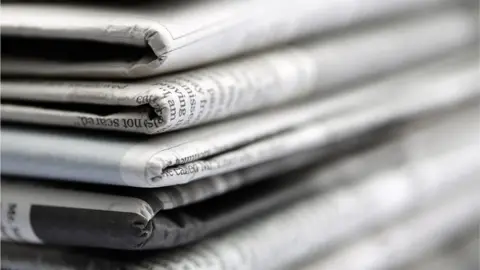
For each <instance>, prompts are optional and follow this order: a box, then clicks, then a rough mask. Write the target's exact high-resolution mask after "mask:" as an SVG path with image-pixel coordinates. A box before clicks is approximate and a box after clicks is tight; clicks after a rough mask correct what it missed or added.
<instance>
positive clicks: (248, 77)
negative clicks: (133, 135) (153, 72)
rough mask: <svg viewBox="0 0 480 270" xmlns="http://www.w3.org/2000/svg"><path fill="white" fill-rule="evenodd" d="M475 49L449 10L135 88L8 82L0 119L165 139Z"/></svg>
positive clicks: (468, 22) (469, 27)
mask: <svg viewBox="0 0 480 270" xmlns="http://www.w3.org/2000/svg"><path fill="white" fill-rule="evenodd" d="M319 2H321V1H319ZM335 2H338V1H335ZM412 41H413V42H414V43H415V46H411V45H412ZM475 41H478V27H477V25H476V22H475V21H474V20H472V18H471V17H470V16H469V13H466V12H464V11H462V10H458V9H452V10H446V11H444V12H439V13H438V14H436V15H432V16H422V17H417V18H410V19H408V20H403V21H397V22H395V23H387V24H383V26H376V27H370V28H369V29H364V30H363V31H352V32H350V33H349V34H345V35H340V36H338V37H335V38H331V39H321V40H317V41H312V42H310V43H306V44H299V45H292V46H288V47H284V48H279V49H275V50H272V51H269V52H265V53H263V54H258V55H254V56H250V57H245V58H240V59H235V60H232V61H229V62H225V63H219V64H214V65H212V66H207V67H202V68H199V69H195V70H191V71H183V72H180V73H177V74H175V75H169V76H163V77H157V78H153V79H149V80H142V81H137V82H123V83H122V82H111V81H95V82H92V81H62V80H45V79H42V80H40V79H39V80H25V79H17V80H13V79H8V78H7V79H4V80H3V81H2V92H1V97H2V101H3V104H2V107H1V117H2V120H7V121H15V122H25V123H37V124H43V125H60V126H73V127H79V128H92V129H108V130H118V131H130V132H139V133H147V134H154V133H162V132H166V131H171V130H176V129H180V128H185V127H190V126H195V125H198V124H202V123H207V122H212V121H215V120H219V119H225V118H227V117H231V116H235V115H239V114H242V113H246V112H251V111H254V110H259V109H265V108H269V107H272V106H275V105H279V104H284V103H291V102H294V101H296V100H300V99H302V98H306V97H307V96H310V95H312V94H319V93H327V94H331V93H335V92H339V91H338V89H333V87H336V88H338V87H340V86H342V85H345V83H352V82H354V81H359V80H360V79H366V78H370V77H373V76H380V75H385V74H387V73H389V72H392V71H395V70H398V69H399V68H406V67H407V66H410V65H412V64H415V63H419V62H420V61H422V60H426V59H431V58H434V57H438V56H439V55H442V54H445V53H448V52H452V51H462V50H464V49H465V46H468V45H469V44H473V43H474V42H475ZM2 64H3V65H2V67H3V66H5V65H6V64H5V62H3V63H2ZM4 71H5V68H3V69H2V72H4ZM356 102H357V103H360V102H364V101H362V100H360V99H359V100H358V101H356Z"/></svg>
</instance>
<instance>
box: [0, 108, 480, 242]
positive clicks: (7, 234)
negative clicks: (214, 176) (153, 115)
mask: <svg viewBox="0 0 480 270" xmlns="http://www.w3.org/2000/svg"><path fill="white" fill-rule="evenodd" d="M477 113H478V109H476V108H475V109H471V110H467V111H464V112H461V113H457V114H455V116H450V117H445V116H442V117H439V118H440V119H442V118H445V119H443V120H439V119H438V118H437V119H435V120H434V123H435V122H438V123H436V124H433V123H430V122H429V121H428V122H420V123H413V124H412V126H407V128H406V130H404V132H405V133H403V134H399V135H397V137H396V138H395V139H393V141H391V142H387V143H386V144H385V145H381V146H379V147H378V148H373V149H371V150H368V151H361V152H359V153H358V154H354V155H353V156H350V157H347V158H346V159H342V158H340V159H339V160H338V161H336V162H334V163H333V164H327V166H324V167H321V166H320V167H319V166H313V167H311V169H308V170H303V171H297V172H293V173H291V174H288V175H286V176H284V177H280V178H278V177H277V178H274V179H270V180H265V181H262V182H259V183H257V184H255V185H250V186H247V187H245V188H241V189H238V190H237V191H232V192H229V193H226V194H225V195H220V196H217V197H214V198H211V199H208V200H204V201H202V202H196V203H193V204H190V205H187V206H184V207H177V208H175V207H173V208H171V209H169V210H165V209H162V207H163V205H168V204H169V203H170V200H171V199H170V198H172V197H177V198H178V195H177V194H176V193H175V191H176V190H174V189H173V188H170V189H158V190H143V191H131V190H129V191H130V192H127V191H125V190H124V191H123V192H122V191H121V190H120V192H118V190H115V189H103V190H101V189H94V188H92V187H90V188H86V187H85V188H82V187H76V186H73V187H72V186H71V187H70V188H68V187H62V186H61V185H55V184H48V182H43V181H42V182H32V181H30V182H23V181H22V180H19V179H16V178H8V177H5V178H4V181H3V185H2V190H3V191H2V192H3V194H2V217H3V218H2V232H3V233H2V240H8V241H20V242H31V243H45V244H61V245H77V246H93V247H108V248H114V249H150V248H165V247H172V246H177V245H181V244H185V243H188V242H191V241H195V240H198V239H199V238H203V237H204V236H205V235H208V234H211V233H212V232H215V231H218V230H220V229H224V228H226V227H230V226H231V225H233V224H236V223H238V222H240V221H244V220H246V219H248V218H250V217H253V216H256V215H258V214H259V213H262V212H265V211H268V210H269V209H274V208H275V207H278V206H280V205H289V204H291V203H292V201H295V200H297V199H299V198H303V197H308V196H314V195H315V194H316V193H318V192H325V194H324V196H321V197H322V198H323V197H325V198H326V200H327V202H328V201H329V200H328V199H327V198H330V197H332V198H335V199H334V200H335V201H337V200H340V202H341V201H343V200H347V202H355V203H354V205H351V206H349V207H360V208H361V207H366V206H367V205H368V208H367V209H368V212H369V213H375V211H378V212H381V213H382V216H383V215H387V216H388V215H395V213H398V212H399V211H404V210H405V209H406V208H410V207H413V205H414V204H416V203H418V201H419V200H420V201H423V200H425V201H428V200H429V199H428V198H431V197H435V196H436V195H438V194H440V193H443V192H445V191H447V190H451V189H453V188H454V187H456V186H463V185H464V184H465V183H469V182H470V181H471V180H472V179H475V178H476V177H478V174H477V171H478V168H477V166H476V162H477V160H478V158H480V153H479V152H478V151H477V149H476V147H475V146H476V145H478V144H479V141H478V131H477V126H474V125H471V123H472V119H474V118H475V117H476V116H477ZM452 132H454V133H455V136H456V140H454V141H452V140H451V139H450V138H451V137H450V135H449V134H451V133H452ZM389 155H390V156H391V155H394V156H396V157H395V158H392V157H388V156H389ZM364 178H365V179H367V180H365V182H363V181H362V179H364ZM200 181H208V180H200ZM339 184H343V185H345V186H346V187H345V188H346V189H347V190H348V188H347V187H348V186H350V185H358V187H357V188H353V189H354V190H356V189H360V190H361V192H360V191H358V192H360V193H361V194H357V195H355V194H352V193H356V192H357V191H355V192H347V191H337V190H333V191H331V192H326V191H327V190H331V189H330V187H333V186H338V185H339ZM188 188H189V187H188V186H186V187H183V190H184V191H186V192H188V191H187V189H188ZM375 192H379V194H376V193H375ZM358 196H360V197H359V198H357V197H358ZM362 196H366V197H365V198H363V200H366V202H365V204H362V203H361V202H362ZM407 202H408V203H407ZM370 203H371V204H372V205H370ZM185 204H188V203H185ZM185 204H183V205H185ZM329 204H330V203H326V205H327V206H328V205H329ZM347 205H348V204H347ZM177 206H182V205H177ZM402 209H403V210H402ZM282 210H284V209H282ZM317 211H320V210H317ZM405 211H406V210H405ZM313 212H315V211H313ZM349 213H350V214H352V213H357V214H356V217H357V216H358V215H360V216H362V217H363V218H367V219H370V218H373V217H371V216H368V215H367V216H368V217H364V213H363V210H361V209H356V210H355V211H354V210H352V209H350V210H349ZM325 214H326V215H327V213H325ZM357 218H359V217H357ZM332 220H334V219H332ZM346 224H350V225H352V226H353V224H354V223H352V222H346ZM350 225H349V226H350Z"/></svg>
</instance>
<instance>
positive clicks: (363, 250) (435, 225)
mask: <svg viewBox="0 0 480 270" xmlns="http://www.w3.org/2000/svg"><path fill="white" fill-rule="evenodd" d="M465 193H466V194H462V195H461V196H459V197H458V198H456V199H454V200H453V202H452V201H450V202H449V201H447V202H445V203H444V204H443V205H441V206H440V207H437V208H436V209H433V210H430V211H427V212H423V213H417V215H415V216H414V217H411V218H409V219H407V220H406V221H400V220H399V223H398V224H396V225H393V226H392V227H391V228H388V229H385V230H383V231H382V232H379V233H376V234H374V235H371V236H367V237H365V238H364V239H363V240H360V241H358V242H356V243H354V244H351V245H349V246H347V247H346V248H341V249H340V250H339V251H336V252H333V253H334V254H333V255H330V256H327V257H326V258H322V259H320V260H319V261H318V262H316V263H312V264H311V265H310V266H308V267H305V268H299V269H300V270H324V269H328V270H353V269H384V270H387V269H399V267H401V266H405V265H406V264H407V263H409V262H413V261H415V260H419V259H421V258H422V256H423V255H426V254H428V252H429V251H431V250H434V249H436V248H439V247H441V246H442V245H444V244H446V243H447V242H448V241H449V240H452V238H455V235H457V234H458V233H461V232H462V231H463V230H465V229H468V228H470V227H473V226H475V225H476V224H477V226H478V222H480V211H479V210H478V206H479V205H480V204H479V203H480V202H479V199H478V198H477V199H474V198H473V197H470V198H469V197H468V196H467V194H469V195H470V196H471V195H472V194H473V192H465ZM475 208H477V209H475ZM474 237H475V236H474ZM477 237H478V236H477ZM477 250H478V247H477ZM452 266H453V265H452ZM428 269H441V268H428ZM450 269H455V268H450ZM456 269H465V268H456ZM472 270H473V269H472Z"/></svg>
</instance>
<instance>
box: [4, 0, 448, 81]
mask: <svg viewBox="0 0 480 270" xmlns="http://www.w3.org/2000/svg"><path fill="white" fill-rule="evenodd" d="M140 2H141V1H140ZM448 2H450V1H448V0H389V1H383V0H364V1H352V0H342V1H324V0H297V1H296V2H295V3H292V2H291V1H289V0H274V1H272V0H235V1H232V0H201V1H149V2H148V3H135V4H132V5H128V6H127V7H119V4H117V3H115V5H111V6H109V5H108V4H105V3H103V4H98V3H95V5H94V6H92V5H89V4H86V3H82V4H81V5H79V4H73V3H72V2H69V3H64V2H62V3H59V2H56V3H55V4H45V3H35V4H33V3H7V4H4V5H2V23H1V31H2V43H3V44H2V45H3V46H2V47H3V48H2V58H3V59H2V60H3V61H2V62H3V63H2V74H13V75H18V74H23V75H42V76H46V75H50V76H79V77H107V78H139V77H145V76H152V75H156V74H160V73H165V72H171V71H176V70H180V69H185V68H189V67H193V66H198V65H201V64H205V63H209V62H213V61H217V60H219V59H223V58H227V57H231V56H233V55H238V54H240V53H244V52H247V51H252V50H256V49H260V48H265V47H268V46H272V45H275V44H278V43H283V42H287V41H292V40H295V39H297V38H300V37H305V36H310V35H312V34H316V33H320V32H325V31H326V30H330V29H333V28H338V27H342V26H344V25H349V24H356V23H358V22H360V21H364V20H368V19H372V18H378V17H389V16H391V15H392V14H397V13H400V12H403V11H408V10H412V9H420V8H426V7H432V6H438V5H442V4H446V3H448ZM86 50H89V51H86ZM79 52H81V53H79ZM79 55H80V57H78V56H79Z"/></svg>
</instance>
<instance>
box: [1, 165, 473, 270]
mask: <svg viewBox="0 0 480 270" xmlns="http://www.w3.org/2000/svg"><path fill="white" fill-rule="evenodd" d="M427 163H429V162H427ZM458 163H461V161H460V162H456V163H453V164H455V165H458ZM432 165H435V166H433V167H432ZM448 165H449V164H448V163H446V164H440V163H439V164H435V162H433V163H430V164H429V165H428V168H423V169H422V166H421V165H419V166H418V167H416V169H418V171H417V173H424V172H426V171H424V169H426V170H427V171H428V172H431V169H432V168H435V169H438V171H435V172H438V173H439V174H437V175H436V177H434V178H436V179H435V180H440V179H444V178H443V177H442V173H444V172H446V173H447V175H450V173H449V170H448ZM414 167H415V166H414ZM411 173H412V171H410V170H409V169H407V170H405V168H403V169H399V170H397V171H395V170H394V171H390V172H386V173H383V174H382V173H380V174H378V175H377V176H374V177H373V178H371V179H369V180H366V181H365V182H363V181H362V182H359V183H357V184H355V185H353V186H346V187H343V188H341V189H340V190H338V191H335V192H333V193H331V194H327V195H326V194H322V193H321V194H320V195H311V196H306V197H303V199H302V200H300V201H297V202H296V203H293V204H291V205H287V206H284V207H282V209H281V211H275V212H272V213H270V214H268V215H267V216H263V217H262V218H260V219H256V220H254V221H250V222H247V223H246V224H243V225H241V226H240V227H237V228H235V229H232V230H230V231H227V232H224V233H222V234H220V235H217V236H214V237H211V238H209V239H206V240H204V241H202V242H200V243H198V244H194V245H191V246H187V247H184V248H179V249H175V250H172V251H164V252H158V251H155V252H144V253H136V254H132V253H129V254H128V256H126V254H122V253H115V252H112V251H104V252H102V251H100V250H96V251H95V254H94V253H93V252H92V251H91V250H90V251H88V250H81V249H68V248H61V249H60V248H55V247H49V246H43V247H42V246H37V247H35V246H28V245H23V246H22V245H16V244H7V243H5V244H3V246H2V265H3V267H7V268H13V269H18V268H21V269H38V267H42V269H44V268H45V269H64V268H65V267H67V268H69V269H92V270H93V269H131V270H133V269H146V268H147V269H150V268H155V269H172V270H175V269H188V268H192V267H194V268H195V269H198V270H200V269H239V268H240V269H252V270H253V269H281V268H286V267H287V266H289V265H292V264H294V263H298V262H299V260H302V259H303V258H305V257H308V256H312V255H314V254H318V253H319V252H322V251H326V250H328V249H331V248H332V247H333V246H335V243H338V242H339V241H344V240H346V239H350V238H352V237H356V236H359V235H363V234H364V233H365V232H368V231H369V230H371V229H374V228H375V227H377V228H378V226H385V225H387V224H389V223H391V222H392V221H393V220H397V219H398V218H400V217H402V216H405V215H407V214H409V213H411V212H412V211H415V209H418V210H419V209H422V208H425V207H427V208H428V207H429V206H431V207H435V205H436V207H435V208H436V209H433V210H431V211H428V212H426V213H425V214H421V215H419V216H418V218H415V219H413V220H409V221H408V222H407V223H406V224H405V225H401V226H400V227H395V228H394V229H393V230H390V231H388V232H387V233H386V234H384V235H382V236H381V237H380V239H373V241H371V242H370V241H367V242H366V243H360V246H361V248H360V250H357V249H353V250H350V251H349V250H347V255H349V254H351V253H353V254H354V255H355V254H358V253H359V252H360V253H361V254H362V255H368V256H370V258H372V257H374V258H379V259H380V260H378V261H360V262H359V263H363V265H371V264H367V263H378V264H379V265H381V264H382V263H383V264H384V265H389V263H390V261H389V260H387V258H388V257H390V256H388V255H390V254H391V253H388V251H390V252H398V253H396V254H398V255H399V256H398V257H396V258H395V260H393V261H392V263H393V264H395V263H399V262H401V260H402V259H408V258H409V257H415V256H416V254H415V253H416V252H421V251H422V249H424V248H428V247H429V246H431V245H437V244H438V242H441V241H444V240H445V239H446V238H449V237H452V234H453V233H455V232H457V231H458V230H462V229H463V228H467V227H468V225H469V224H470V225H471V222H472V221H475V220H477V221H478V218H479V212H478V209H480V208H479V206H480V200H479V197H478V196H477V194H476V189H477V188H478V183H475V182H476V181H475V180H474V179H470V180H473V181H467V182H470V183H471V184H470V185H464V186H463V187H462V188H460V187H459V186H458V184H459V183H458V182H459V181H458V180H459V179H458V178H457V181H453V182H452V183H450V185H447V186H449V187H448V188H445V187H442V188H440V187H441V186H442V185H444V184H445V183H444V182H443V181H440V183H438V184H437V183H433V182H432V180H433V179H432V178H430V179H429V180H426V179H425V178H422V177H413V176H414V174H413V175H412V174H411ZM450 176H451V175H450ZM457 176H458V175H457ZM476 177H478V171H477V175H476ZM447 178H448V176H447ZM460 178H463V181H464V182H465V178H464V176H463V177H460ZM427 179H428V178H427ZM426 182H430V183H429V184H427V183H426ZM447 182H448V181H447ZM460 182H462V181H460ZM425 184H427V185H425ZM427 186H428V189H427V188H425V187H427ZM442 189H443V191H441V190H442ZM449 198H450V199H451V198H453V201H452V200H448V199H449ZM445 202H448V203H445ZM439 221H440V222H439ZM424 225H425V226H429V227H428V228H424V227H423V226H424ZM421 232H424V234H423V233H421ZM399 235H400V236H399ZM414 235H418V236H419V237H420V239H419V240H421V239H424V241H418V242H417V241H415V240H417V239H415V238H411V237H409V236H414ZM403 236H405V237H403ZM428 236H432V237H433V236H438V238H436V239H435V240H436V241H432V239H431V238H428ZM427 239H428V240H427ZM385 240H389V241H388V242H386V243H385ZM408 241H415V243H416V244H418V246H416V247H415V248H414V249H412V250H409V249H408V248H405V247H406V246H408ZM379 244H381V248H380V249H375V248H377V247H378V245H379ZM385 244H387V245H385ZM292 245H295V248H294V249H292V248H286V246H289V247H291V246H292ZM365 246H366V248H367V250H365V248H362V247H365ZM369 248H371V249H369ZM367 252H368V253H367ZM382 256H383V257H382ZM385 256H386V257H385ZM338 257H343V258H345V253H340V254H339V255H336V256H335V255H334V257H333V258H332V259H331V260H330V261H327V262H326V263H328V262H333V263H332V264H333V265H334V266H338V264H339V263H340V266H342V265H345V264H347V265H348V263H349V262H348V261H347V262H343V261H339V260H338ZM382 258H383V260H382ZM349 259H353V258H349ZM358 259H361V258H357V261H358ZM336 263H337V264H336ZM390 265H391V264H390ZM315 269H317V268H315ZM326 269H331V268H326Z"/></svg>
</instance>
